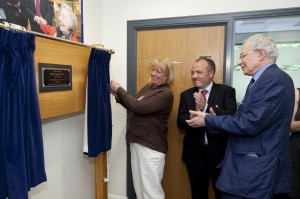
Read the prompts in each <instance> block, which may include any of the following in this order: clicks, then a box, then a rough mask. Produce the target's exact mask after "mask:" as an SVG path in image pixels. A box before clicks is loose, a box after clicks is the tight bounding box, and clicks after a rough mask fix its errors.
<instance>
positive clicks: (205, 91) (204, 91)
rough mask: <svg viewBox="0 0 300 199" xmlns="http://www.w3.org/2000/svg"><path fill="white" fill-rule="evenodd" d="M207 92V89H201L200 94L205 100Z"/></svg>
mask: <svg viewBox="0 0 300 199" xmlns="http://www.w3.org/2000/svg"><path fill="white" fill-rule="evenodd" d="M207 92H208V91H207V90H204V89H203V90H202V91H201V95H202V96H203V97H204V99H205V101H206V97H205V95H206V93H207Z"/></svg>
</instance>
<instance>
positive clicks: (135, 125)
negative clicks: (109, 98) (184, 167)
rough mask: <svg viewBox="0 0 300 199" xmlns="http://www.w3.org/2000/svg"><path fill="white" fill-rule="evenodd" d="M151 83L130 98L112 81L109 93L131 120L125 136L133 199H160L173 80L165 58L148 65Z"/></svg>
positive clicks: (171, 67) (168, 63)
mask: <svg viewBox="0 0 300 199" xmlns="http://www.w3.org/2000/svg"><path fill="white" fill-rule="evenodd" d="M150 67H151V72H150V75H151V82H150V83H149V84H147V85H146V86H144V87H143V88H142V89H141V90H140V92H139V93H138V94H137V95H136V96H135V97H134V96H132V95H131V94H129V93H128V92H127V91H126V90H125V89H124V88H122V87H121V86H120V84H119V83H117V82H116V81H114V80H112V81H111V84H110V87H111V93H112V94H113V95H114V96H115V97H116V99H117V102H119V103H121V104H122V105H123V106H124V107H125V108H126V109H128V110H130V111H131V112H132V117H131V119H130V122H129V126H128V129H127V133H126V141H127V142H128V143H129V144H130V152H131V169H132V177H133V185H134V189H135V193H136V196H137V199H147V198H149V199H154V198H155V199H164V198H165V194H164V191H163V189H162V186H161V181H162V177H163V173H164V166H165V157H166V153H167V149H168V143H167V132H168V123H167V120H168V116H169V114H170V112H171V109H172V105H173V98H174V97H173V93H172V91H171V89H170V87H169V84H170V83H171V82H172V81H173V79H174V73H173V63H172V61H171V60H170V59H168V58H163V59H157V60H154V61H153V62H152V63H151V64H150Z"/></svg>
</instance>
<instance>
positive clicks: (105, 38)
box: [30, 0, 300, 199]
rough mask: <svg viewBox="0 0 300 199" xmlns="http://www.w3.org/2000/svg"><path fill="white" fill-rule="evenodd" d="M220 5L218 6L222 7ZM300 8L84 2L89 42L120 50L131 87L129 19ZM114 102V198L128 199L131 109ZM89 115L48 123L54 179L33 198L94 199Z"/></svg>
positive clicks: (116, 74)
mask: <svg viewBox="0 0 300 199" xmlns="http://www.w3.org/2000/svg"><path fill="white" fill-rule="evenodd" d="M216 5H218V6H216ZM291 7H300V1H299V0H286V1H273V0H266V1H263V2H262V1H261V0H253V1H235V0H228V1H219V0H212V1H210V2H209V3H208V2H207V1H203V0H189V1H182V0H164V1H160V0H153V1H141V0H124V1H120V0H83V15H84V18H83V23H84V41H85V43H86V44H96V43H102V44H105V47H106V48H112V49H114V50H115V51H116V53H115V54H114V55H112V58H111V78H112V79H116V80H117V81H119V82H120V83H121V85H123V87H124V88H126V87H127V85H126V82H127V79H126V76H127V65H126V63H127V21H128V20H140V19H154V18H167V17H180V16H192V15H205V14H216V13H227V12H240V11H253V10H264V9H278V8H291ZM111 100H112V114H113V140H112V150H111V151H110V152H109V154H108V155H109V164H110V176H109V180H110V181H109V184H108V185H109V186H108V189H109V190H108V192H109V198H111V199H125V198H126V142H125V131H126V111H125V110H124V109H123V108H122V107H121V106H120V105H118V104H116V103H115V101H114V99H113V98H111ZM83 128H84V115H83V114H80V115H75V116H69V117H65V118H57V120H52V121H44V123H43V136H44V137H43V139H44V147H45V163H46V172H47V175H48V181H47V182H46V183H43V184H41V185H39V186H38V187H36V188H33V189H32V190H31V191H30V198H31V199H48V198H49V199H50V198H51V199H52V198H57V199H69V198H72V199H82V198H85V199H94V198H95V194H94V171H93V169H94V167H93V161H92V160H90V159H88V158H86V157H85V156H84V155H82V153H81V152H82V140H83Z"/></svg>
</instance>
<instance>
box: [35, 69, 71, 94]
mask: <svg viewBox="0 0 300 199" xmlns="http://www.w3.org/2000/svg"><path fill="white" fill-rule="evenodd" d="M38 67H39V87H40V92H50V91H63V90H72V66H71V65H61V64H47V63H39V64H38Z"/></svg>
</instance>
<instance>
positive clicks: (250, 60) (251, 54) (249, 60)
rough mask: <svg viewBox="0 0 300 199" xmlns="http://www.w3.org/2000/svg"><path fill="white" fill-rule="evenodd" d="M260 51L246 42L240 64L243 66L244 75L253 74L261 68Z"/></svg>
mask: <svg viewBox="0 0 300 199" xmlns="http://www.w3.org/2000/svg"><path fill="white" fill-rule="evenodd" d="M258 54H259V51H258V50H252V49H251V48H250V46H249V45H248V44H247V43H244V44H243V46H242V49H241V53H240V57H239V60H238V63H237V64H238V65H240V66H241V68H242V70H243V73H244V75H249V76H253V75H254V74H255V72H256V71H257V70H258V69H259V67H260V63H259V56H258Z"/></svg>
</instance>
